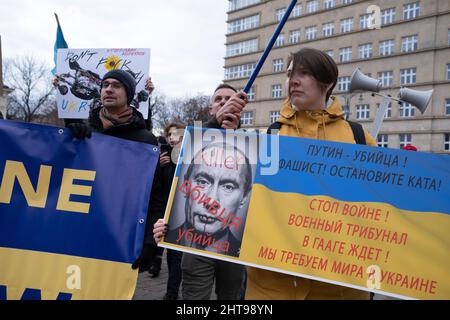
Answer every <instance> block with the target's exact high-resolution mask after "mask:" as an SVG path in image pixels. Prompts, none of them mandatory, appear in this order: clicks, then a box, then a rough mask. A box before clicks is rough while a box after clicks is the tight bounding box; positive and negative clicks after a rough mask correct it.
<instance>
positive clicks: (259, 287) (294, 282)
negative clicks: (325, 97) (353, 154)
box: [245, 97, 377, 300]
mask: <svg viewBox="0 0 450 320" xmlns="http://www.w3.org/2000/svg"><path fill="white" fill-rule="evenodd" d="M331 99H333V102H332V104H331V105H330V106H329V107H328V108H327V109H326V110H321V111H295V110H294V109H293V108H292V106H291V104H290V103H289V102H288V101H285V102H284V104H283V106H282V108H281V112H280V118H279V119H278V120H277V121H278V122H281V123H282V126H281V129H280V132H279V134H280V135H284V136H293V137H302V138H310V139H320V140H329V141H336V142H346V143H356V142H355V139H354V136H353V131H352V129H351V127H350V125H349V124H348V122H347V121H345V120H344V112H343V111H342V108H341V105H340V104H339V102H338V100H337V99H336V98H335V97H332V98H331ZM364 133H365V137H366V144H367V145H370V146H376V145H377V143H376V142H375V140H374V139H373V138H372V137H371V136H370V135H369V134H368V133H367V132H366V131H364ZM247 276H248V279H247V291H246V295H245V299H247V300H328V299H333V300H339V299H342V300H352V299H364V300H365V299H368V298H369V294H368V293H367V292H365V291H360V290H356V289H351V288H347V287H342V286H338V285H333V284H328V283H325V282H319V281H314V280H309V279H305V278H300V277H295V276H291V275H286V274H282V273H277V272H272V271H266V270H262V269H258V268H253V267H249V268H248V269H247Z"/></svg>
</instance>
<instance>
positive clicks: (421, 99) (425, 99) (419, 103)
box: [398, 88, 433, 114]
mask: <svg viewBox="0 0 450 320" xmlns="http://www.w3.org/2000/svg"><path fill="white" fill-rule="evenodd" d="M432 94H433V90H429V91H419V90H413V89H408V88H401V89H400V93H399V94H398V98H399V99H400V100H402V101H404V102H408V103H411V104H412V105H413V106H415V107H416V108H417V109H419V110H420V112H422V114H423V113H424V112H425V110H426V109H427V107H428V104H429V103H430V100H431V95H432Z"/></svg>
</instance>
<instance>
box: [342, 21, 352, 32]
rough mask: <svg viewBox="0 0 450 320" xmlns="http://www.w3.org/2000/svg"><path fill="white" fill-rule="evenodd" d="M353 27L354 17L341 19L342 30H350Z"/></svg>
mask: <svg viewBox="0 0 450 320" xmlns="http://www.w3.org/2000/svg"><path fill="white" fill-rule="evenodd" d="M352 29H353V18H347V19H343V20H341V32H350V31H352Z"/></svg>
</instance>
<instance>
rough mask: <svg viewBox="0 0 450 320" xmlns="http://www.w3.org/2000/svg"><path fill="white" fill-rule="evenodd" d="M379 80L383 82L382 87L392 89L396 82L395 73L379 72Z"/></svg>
mask: <svg viewBox="0 0 450 320" xmlns="http://www.w3.org/2000/svg"><path fill="white" fill-rule="evenodd" d="M378 79H379V80H381V85H382V86H383V87H391V86H392V85H393V82H394V80H393V79H394V72H393V71H382V72H378Z"/></svg>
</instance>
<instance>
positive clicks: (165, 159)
mask: <svg viewBox="0 0 450 320" xmlns="http://www.w3.org/2000/svg"><path fill="white" fill-rule="evenodd" d="M169 163H170V157H169V153H168V152H167V151H166V152H163V153H161V154H160V155H159V164H160V165H161V167H164V166H166V165H168V164H169Z"/></svg>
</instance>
